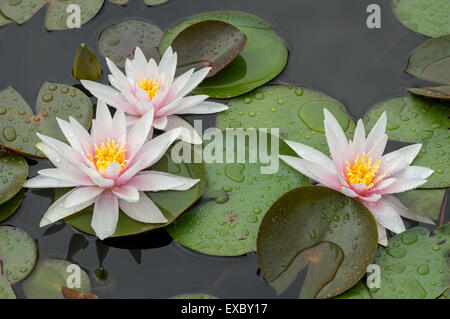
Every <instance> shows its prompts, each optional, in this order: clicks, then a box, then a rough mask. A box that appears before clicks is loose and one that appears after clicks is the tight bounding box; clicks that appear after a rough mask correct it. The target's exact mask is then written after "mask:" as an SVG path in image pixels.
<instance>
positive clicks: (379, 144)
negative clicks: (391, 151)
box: [367, 134, 388, 163]
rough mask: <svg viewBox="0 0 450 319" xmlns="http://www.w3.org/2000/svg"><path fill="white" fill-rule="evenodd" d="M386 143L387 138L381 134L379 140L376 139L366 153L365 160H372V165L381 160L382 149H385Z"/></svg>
mask: <svg viewBox="0 0 450 319" xmlns="http://www.w3.org/2000/svg"><path fill="white" fill-rule="evenodd" d="M387 141H388V136H387V135H386V134H383V135H382V136H381V137H380V139H378V140H377V141H376V142H375V144H374V145H373V146H372V148H371V149H369V151H368V152H367V158H372V163H375V162H377V161H378V160H379V159H381V156H382V155H383V152H384V149H385V148H386V144H387Z"/></svg>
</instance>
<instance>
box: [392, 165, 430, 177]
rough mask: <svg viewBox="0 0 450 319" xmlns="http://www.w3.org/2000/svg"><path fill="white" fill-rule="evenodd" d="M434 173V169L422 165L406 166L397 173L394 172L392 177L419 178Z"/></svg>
mask: <svg viewBox="0 0 450 319" xmlns="http://www.w3.org/2000/svg"><path fill="white" fill-rule="evenodd" d="M433 173H434V170H432V169H430V168H428V167H423V166H408V167H407V168H405V169H403V170H401V171H399V172H398V173H396V174H394V175H393V177H395V178H399V179H400V178H407V179H410V178H419V179H427V178H428V177H430V176H431V175H432V174H433Z"/></svg>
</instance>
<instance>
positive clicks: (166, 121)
mask: <svg viewBox="0 0 450 319" xmlns="http://www.w3.org/2000/svg"><path fill="white" fill-rule="evenodd" d="M106 62H107V64H108V67H109V70H110V72H111V74H110V75H109V82H110V83H111V85H112V87H111V86H108V85H103V84H99V83H96V82H92V81H81V83H82V84H83V85H84V87H85V88H87V89H88V90H89V91H90V92H91V93H92V94H93V95H94V96H96V97H97V98H99V99H102V100H104V101H106V103H108V104H109V105H111V106H113V107H115V108H120V109H122V110H123V111H124V112H125V113H126V115H127V121H128V124H129V125H130V124H133V123H135V122H136V121H137V120H138V119H139V118H141V117H142V116H143V115H145V114H146V113H147V112H154V115H155V116H154V117H155V118H154V121H153V127H154V128H156V129H159V130H164V131H167V130H171V129H173V128H177V127H183V128H184V130H183V131H182V135H181V138H182V139H183V140H184V141H186V142H188V143H193V144H201V143H202V139H201V137H200V135H199V134H198V133H197V132H196V131H195V129H194V128H193V127H192V126H191V125H190V124H189V123H188V122H186V121H185V120H183V119H182V118H181V117H179V116H177V115H175V114H210V113H217V112H221V111H224V110H227V109H228V107H227V106H226V105H223V104H220V103H214V102H209V101H205V100H206V99H207V98H208V96H207V95H191V96H186V95H187V94H188V93H190V92H191V91H192V90H193V89H195V88H196V87H197V86H198V85H199V84H200V82H202V81H203V79H204V78H205V77H206V75H207V74H208V72H209V71H210V69H211V68H203V69H201V70H199V71H196V72H194V69H191V70H189V71H187V72H186V73H184V74H182V75H180V76H179V77H177V78H175V71H176V68H177V54H176V53H174V52H173V51H172V48H171V47H169V48H168V49H167V50H166V52H165V53H164V56H163V57H162V59H161V61H160V63H159V65H157V64H156V62H155V60H153V59H150V60H149V61H147V59H146V57H145V56H144V54H143V53H142V51H141V49H140V48H136V51H135V55H134V59H133V60H129V59H127V60H126V63H125V73H126V75H125V74H123V73H122V72H121V71H120V70H119V69H118V68H117V66H116V65H114V63H113V62H111V60H109V59H108V58H106Z"/></svg>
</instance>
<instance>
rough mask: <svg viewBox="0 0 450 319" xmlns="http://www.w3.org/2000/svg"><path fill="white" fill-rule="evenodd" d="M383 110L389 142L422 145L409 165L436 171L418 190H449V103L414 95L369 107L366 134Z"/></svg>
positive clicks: (365, 121)
mask: <svg viewBox="0 0 450 319" xmlns="http://www.w3.org/2000/svg"><path fill="white" fill-rule="evenodd" d="M384 111H386V113H387V130H386V134H387V135H388V136H389V139H391V140H396V141H402V142H410V143H422V148H421V150H420V153H419V155H418V156H417V157H416V159H415V160H414V162H413V164H412V165H418V166H425V167H429V168H431V169H434V170H435V172H434V173H433V175H431V176H430V177H429V178H428V182H427V183H426V184H424V185H422V186H421V188H442V187H449V186H450V156H449V152H450V151H449V149H448V145H449V142H450V136H449V135H448V128H449V127H450V104H449V102H444V101H438V100H431V99H425V98H420V97H415V96H405V97H398V98H394V99H391V100H388V101H385V102H382V103H380V104H378V105H376V106H374V107H373V108H371V109H370V110H369V112H368V113H367V114H366V115H365V117H364V124H365V126H366V129H367V130H368V131H369V130H370V129H371V128H372V127H373V125H374V124H375V122H376V121H377V119H378V118H379V117H380V116H381V114H382V113H383V112H384Z"/></svg>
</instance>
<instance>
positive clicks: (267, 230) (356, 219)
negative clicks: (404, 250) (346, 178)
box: [257, 186, 378, 298]
mask: <svg viewBox="0 0 450 319" xmlns="http://www.w3.org/2000/svg"><path fill="white" fill-rule="evenodd" d="M377 242H378V232H377V225H376V222H375V219H374V218H373V216H372V214H371V213H370V211H369V210H368V209H367V208H366V207H365V206H364V205H363V204H361V203H360V202H358V201H356V200H353V199H350V198H348V197H346V196H344V195H343V194H341V193H339V192H337V191H335V190H332V189H330V188H327V187H323V186H303V187H298V188H295V189H293V190H291V191H289V192H287V193H286V194H284V195H283V196H281V197H280V198H279V199H278V200H277V201H276V202H275V203H274V204H273V205H272V207H271V208H270V209H269V211H268V212H267V214H266V215H265V216H264V219H263V221H262V223H261V227H260V229H259V233H258V242H257V246H258V249H257V253H258V260H259V265H260V268H261V272H262V273H263V275H264V278H265V279H266V281H267V282H268V283H269V284H271V285H272V286H274V288H275V289H276V290H277V292H278V293H281V292H283V291H284V290H285V289H287V288H288V287H289V286H290V285H291V284H292V283H293V282H294V281H295V279H296V276H298V274H299V272H300V271H301V270H302V269H305V267H307V266H308V270H307V274H306V278H305V284H304V285H303V287H302V288H301V292H300V298H330V297H333V296H336V295H338V294H340V293H342V292H344V291H346V290H347V289H349V288H351V287H353V286H354V285H355V284H356V283H357V282H358V281H359V280H360V279H361V278H362V277H363V276H364V275H365V273H366V268H367V266H368V265H369V264H370V263H371V261H372V259H373V256H374V255H375V252H376V250H377V246H378V245H377ZM299 289H300V287H299Z"/></svg>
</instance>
